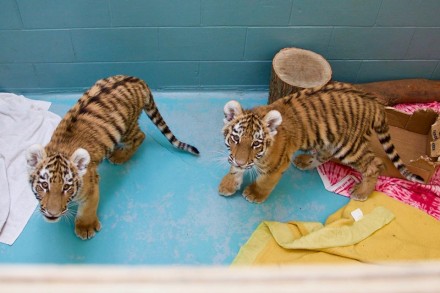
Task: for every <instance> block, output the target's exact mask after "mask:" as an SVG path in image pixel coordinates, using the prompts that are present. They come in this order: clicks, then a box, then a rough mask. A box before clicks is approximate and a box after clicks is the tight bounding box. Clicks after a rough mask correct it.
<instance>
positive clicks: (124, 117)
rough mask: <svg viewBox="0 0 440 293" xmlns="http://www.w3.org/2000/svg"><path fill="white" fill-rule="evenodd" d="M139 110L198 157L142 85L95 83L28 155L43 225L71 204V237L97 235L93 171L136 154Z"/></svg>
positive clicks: (120, 80)
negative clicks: (104, 162)
mask: <svg viewBox="0 0 440 293" xmlns="http://www.w3.org/2000/svg"><path fill="white" fill-rule="evenodd" d="M142 110H143V111H145V113H146V114H147V115H148V117H149V118H150V119H151V121H152V122H153V123H154V124H155V125H156V126H157V128H158V129H159V130H160V131H161V132H162V134H163V135H164V136H165V137H166V138H167V139H168V141H169V142H170V143H171V144H172V145H173V146H174V147H176V148H178V149H181V150H183V151H186V152H189V153H191V154H194V155H198V154H199V151H198V150H197V149H196V148H195V147H193V146H191V145H189V144H186V143H183V142H181V141H179V140H178V139H177V138H176V137H175V136H174V134H173V133H172V132H171V130H170V129H169V128H168V126H167V124H166V123H165V121H164V119H163V118H162V116H161V114H160V113H159V110H158V109H157V107H156V104H155V102H154V100H153V96H152V94H151V91H150V89H149V88H148V86H147V85H146V84H145V82H144V81H142V80H141V79H139V78H136V77H131V76H123V75H117V76H112V77H109V78H105V79H101V80H98V81H97V82H96V83H95V84H94V85H93V86H92V87H91V88H90V89H89V90H87V91H86V92H85V93H84V94H83V96H82V97H81V98H80V99H79V100H78V102H77V103H76V104H75V105H74V106H73V107H72V108H71V109H70V110H69V111H68V112H67V114H66V115H65V116H64V118H63V119H62V120H61V122H60V124H59V125H58V126H57V128H56V129H55V131H54V133H53V135H52V138H51V140H50V142H49V143H48V144H47V145H46V146H45V147H43V146H41V145H32V146H31V147H30V148H29V149H28V151H27V154H26V159H27V165H28V171H29V181H30V185H31V188H32V191H33V193H34V194H35V196H36V198H37V199H38V201H39V203H40V211H41V213H42V214H43V216H44V218H45V219H46V220H48V221H49V222H55V221H58V220H59V219H60V217H62V216H63V215H65V214H66V213H67V211H68V205H69V203H70V202H71V201H72V200H74V201H75V202H77V203H78V210H77V214H76V218H75V233H76V235H77V236H78V237H80V238H81V239H89V238H92V237H93V236H94V235H95V232H97V231H99V230H100V229H101V224H100V222H99V220H98V216H97V214H96V212H97V208H98V201H99V185H98V181H99V175H98V172H97V167H98V165H99V163H100V162H101V161H102V160H103V159H104V158H108V160H109V161H110V162H112V163H115V164H121V163H124V162H126V161H127V160H129V159H130V157H131V156H132V155H133V154H134V153H135V151H136V150H137V149H138V147H139V146H140V144H141V143H142V141H143V140H144V138H145V134H144V133H143V132H142V130H141V129H140V127H139V123H138V119H139V116H140V114H141V112H142Z"/></svg>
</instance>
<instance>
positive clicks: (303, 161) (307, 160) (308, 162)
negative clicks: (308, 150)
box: [293, 154, 321, 170]
mask: <svg viewBox="0 0 440 293" xmlns="http://www.w3.org/2000/svg"><path fill="white" fill-rule="evenodd" d="M293 164H294V165H295V166H296V167H297V168H298V169H300V170H311V169H313V168H316V167H318V166H319V165H321V163H320V162H319V161H318V160H317V159H316V158H315V157H314V156H312V155H309V154H301V155H298V156H296V157H295V159H294V160H293Z"/></svg>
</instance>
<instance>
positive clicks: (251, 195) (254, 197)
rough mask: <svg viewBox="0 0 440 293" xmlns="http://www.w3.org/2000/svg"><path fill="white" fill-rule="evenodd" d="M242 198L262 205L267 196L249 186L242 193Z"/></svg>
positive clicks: (253, 185) (254, 186)
mask: <svg viewBox="0 0 440 293" xmlns="http://www.w3.org/2000/svg"><path fill="white" fill-rule="evenodd" d="M243 197H244V198H245V199H246V200H247V201H248V202H253V203H262V202H264V201H265V200H266V199H267V198H268V197H269V194H268V193H264V192H261V191H259V190H258V188H257V186H256V185H255V184H251V185H249V186H248V187H246V188H245V190H244V191H243Z"/></svg>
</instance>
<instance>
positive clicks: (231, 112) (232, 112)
mask: <svg viewBox="0 0 440 293" xmlns="http://www.w3.org/2000/svg"><path fill="white" fill-rule="evenodd" d="M223 112H224V113H225V119H223V122H224V123H225V124H226V123H228V122H231V121H232V120H233V119H234V118H235V117H237V116H238V115H240V114H242V113H243V108H242V107H241V105H240V103H239V102H237V101H229V102H227V103H226V105H225V107H224V108H223Z"/></svg>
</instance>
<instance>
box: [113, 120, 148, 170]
mask: <svg viewBox="0 0 440 293" xmlns="http://www.w3.org/2000/svg"><path fill="white" fill-rule="evenodd" d="M144 139H145V133H143V132H142V130H141V129H140V128H139V125H136V126H135V127H134V128H133V130H132V131H130V132H129V134H128V135H127V136H126V137H124V138H123V139H122V141H121V145H120V146H116V147H115V149H114V150H113V152H112V153H111V154H110V156H109V157H108V160H109V161H110V162H111V163H113V164H123V163H125V162H127V161H128V160H129V159H130V158H131V157H132V156H133V154H134V153H135V152H136V150H137V149H138V148H139V146H140V145H141V144H142V142H143V141H144Z"/></svg>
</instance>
